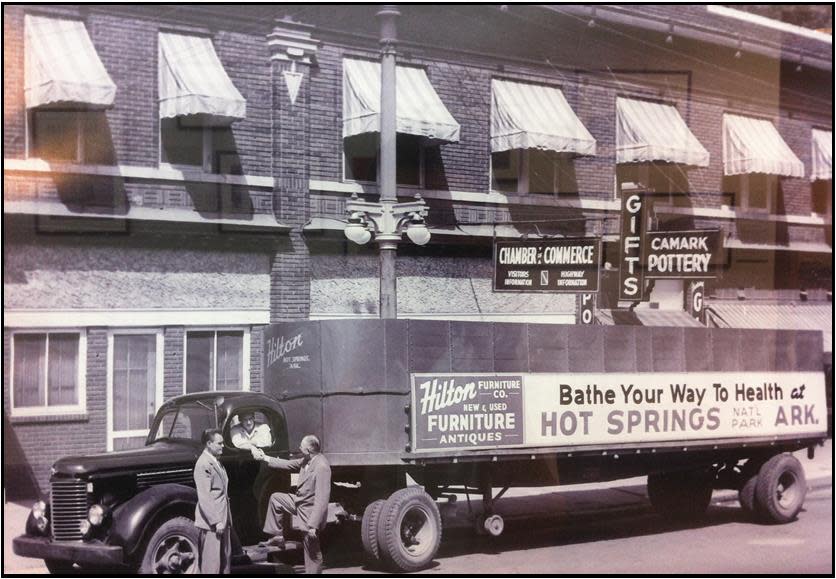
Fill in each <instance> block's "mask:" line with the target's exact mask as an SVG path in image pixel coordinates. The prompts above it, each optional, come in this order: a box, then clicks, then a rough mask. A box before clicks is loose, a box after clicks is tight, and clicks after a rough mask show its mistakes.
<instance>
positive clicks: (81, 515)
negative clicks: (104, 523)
mask: <svg viewBox="0 0 836 579" xmlns="http://www.w3.org/2000/svg"><path fill="white" fill-rule="evenodd" d="M89 506H90V505H89V504H88V501H87V483H86V482H84V481H82V480H77V479H67V480H54V481H52V537H53V538H54V539H55V540H56V541H78V540H80V539H81V531H80V530H79V528H78V525H79V523H81V521H82V520H84V519H86V518H87V509H88V507H89Z"/></svg>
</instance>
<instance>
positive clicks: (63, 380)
mask: <svg viewBox="0 0 836 579" xmlns="http://www.w3.org/2000/svg"><path fill="white" fill-rule="evenodd" d="M78 339H79V338H78V334H50V335H49V371H48V372H47V379H48V382H49V390H48V396H47V400H48V404H49V405H50V406H57V405H61V404H77V403H78V389H77V386H78V384H77V381H78Z"/></svg>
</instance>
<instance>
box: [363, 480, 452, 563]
mask: <svg viewBox="0 0 836 579" xmlns="http://www.w3.org/2000/svg"><path fill="white" fill-rule="evenodd" d="M379 528H380V533H379V534H378V544H379V545H380V553H381V556H382V558H383V560H384V561H385V562H386V564H387V565H388V566H389V567H391V568H392V569H393V570H395V571H398V572H412V571H418V570H419V569H423V568H424V567H426V566H427V565H429V564H430V562H431V561H432V560H433V557H435V554H436V552H437V551H438V547H439V545H440V544H441V513H440V512H439V511H438V505H436V504H435V501H434V500H433V499H432V497H430V495H428V494H427V493H425V492H424V491H423V489H421V488H420V487H410V488H406V489H401V490H399V491H396V492H394V493H393V494H392V496H390V497H389V499H388V500H387V501H386V503H385V504H384V505H383V512H382V513H381V514H380V525H379Z"/></svg>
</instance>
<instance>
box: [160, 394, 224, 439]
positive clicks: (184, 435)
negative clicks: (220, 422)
mask: <svg viewBox="0 0 836 579" xmlns="http://www.w3.org/2000/svg"><path fill="white" fill-rule="evenodd" d="M207 428H217V420H216V417H215V409H214V408H213V407H212V406H211V405H210V404H205V403H202V402H190V403H187V404H182V405H180V406H177V407H175V408H172V409H171V410H168V411H165V412H163V413H162V414H160V415H159V416H158V417H157V425H156V428H155V429H154V430H153V431H152V433H153V435H152V437H151V440H150V442H151V443H153V442H157V441H160V440H170V439H179V440H183V439H185V440H193V441H195V442H200V437H201V436H202V434H203V431H204V430H206V429H207Z"/></svg>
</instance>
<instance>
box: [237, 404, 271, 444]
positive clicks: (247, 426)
mask: <svg viewBox="0 0 836 579" xmlns="http://www.w3.org/2000/svg"><path fill="white" fill-rule="evenodd" d="M239 420H240V421H241V422H240V423H239V424H236V425H235V426H233V427H232V428H230V429H229V434H230V437H231V438H232V444H233V445H234V446H235V448H246V449H249V450H252V449H253V448H265V447H267V446H270V445H272V444H273V436H272V435H271V434H270V426H269V425H268V424H265V423H262V424H256V421H255V413H254V412H249V411H248V412H244V413H242V414H241V415H240V416H239Z"/></svg>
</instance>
